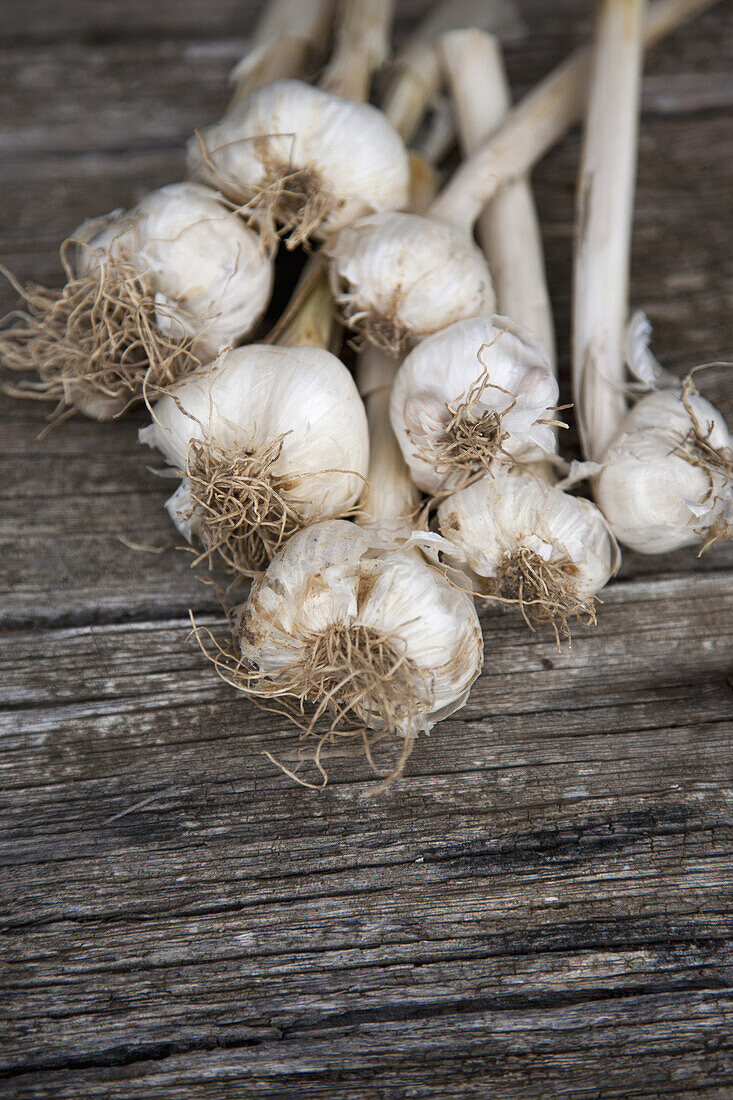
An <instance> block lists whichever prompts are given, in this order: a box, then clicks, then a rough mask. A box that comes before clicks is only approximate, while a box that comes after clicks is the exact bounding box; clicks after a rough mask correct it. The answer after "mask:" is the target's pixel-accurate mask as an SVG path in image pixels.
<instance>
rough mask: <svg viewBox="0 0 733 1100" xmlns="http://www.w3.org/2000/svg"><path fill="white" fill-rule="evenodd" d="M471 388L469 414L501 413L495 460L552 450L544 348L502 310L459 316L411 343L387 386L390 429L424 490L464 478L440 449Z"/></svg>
mask: <svg viewBox="0 0 733 1100" xmlns="http://www.w3.org/2000/svg"><path fill="white" fill-rule="evenodd" d="M484 382H485V383H486V384H485V385H484ZM481 387H483V388H481ZM472 388H473V390H474V393H475V392H476V391H477V390H479V389H480V390H481V392H480V393H479V395H478V397H477V399H476V400H475V401H473V402H472V403H471V407H470V413H471V415H472V416H473V417H480V416H481V415H482V414H484V413H489V414H494V413H495V414H497V415H498V416H499V417H500V427H501V432H502V435H504V436H505V438H503V439H502V442H501V450H500V451H498V452H497V453H496V455H495V459H494V461H495V462H497V463H501V462H509V461H512V460H515V459H520V458H522V457H523V453H525V452H527V453H529V452H530V449H531V448H532V445H534V446H535V447H539V448H540V449H541V450H542V451H543V452H545V453H547V454H552V453H553V452H554V449H555V437H554V434H553V431H552V428H551V426H550V425H549V424H546V423H542V421H545V420H552V418H553V411H552V410H553V408H554V407H555V406H556V404H557V399H558V385H557V381H556V379H555V377H554V376H553V374H552V371H551V370H550V368H549V365H548V362H547V356H546V352H545V351H544V349H543V348H542V347H541V345H540V344H538V343H537V341H536V340H535V339H534V337H533V336H532V335H531V334H530V333H529V332H527V330H526V329H523V328H522V327H521V326H519V325H514V324H512V322H511V321H509V320H507V319H506V318H504V317H498V316H495V317H493V318H491V319H484V318H473V319H471V320H468V321H459V322H457V323H456V324H454V325H450V326H449V327H448V328H446V329H444V330H443V331H442V332H439V333H437V334H436V335H435V336H430V337H428V339H426V340H423V342H422V343H420V344H418V345H417V347H416V348H414V350H413V351H412V352H410V354H409V355H408V356H407V358H406V359H405V361H404V362H403V364H402V366H401V367H400V369H399V371H398V372H397V377H396V378H395V382H394V386H393V387H392V399H391V403H390V419H391V421H392V428H393V430H394V433H395V436H396V437H397V442H398V443H399V445H400V448H401V449H402V453H403V455H404V457H405V461H406V462H407V464H408V466H409V467H410V470H411V472H412V476H413V479H414V481H415V483H416V484H417V485H418V486H419V487H420V488H421V489H423V490H424V491H425V492H428V493H437V492H440V491H448V490H451V489H454V488H457V487H459V486H460V485H461V484H465V481H466V472H467V471H466V470H465V469H463V470H461V469H457V468H456V469H452V468H447V467H445V466H444V465H443V464H442V461H443V460H442V457H441V448H442V447H443V446H444V443H445V432H446V427H447V425H448V424H449V422H450V420H451V416H452V414H453V413H454V412H455V411H456V409H458V408H460V406H461V405H462V404H463V403H464V402H466V400H467V397H469V395H470V394H471V391H472Z"/></svg>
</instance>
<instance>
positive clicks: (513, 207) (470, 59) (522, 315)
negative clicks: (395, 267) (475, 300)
mask: <svg viewBox="0 0 733 1100" xmlns="http://www.w3.org/2000/svg"><path fill="white" fill-rule="evenodd" d="M441 48H442V53H443V61H444V63H445V67H446V70H447V74H448V80H449V82H450V85H451V91H452V94H453V102H454V107H455V111H456V116H457V120H458V133H459V140H460V143H461V147H462V150H463V153H464V155H465V156H470V155H471V154H472V153H474V152H475V151H476V149H478V148H480V146H481V145H482V143H483V142H484V141H486V139H487V137H488V136H489V134H491V132H492V131H493V130H495V128H496V127H497V126H498V125H499V123H500V122H501V121H502V119H503V118H504V117H505V116H506V114H507V111H508V110H509V108H510V105H511V100H510V93H509V84H508V81H507V77H506V72H505V70H504V63H503V60H502V55H501V47H500V45H499V43H498V41H497V39H496V38H493V37H491V36H490V35H487V34H484V33H483V32H481V31H478V30H457V31H451V32H450V33H449V34H446V35H444V36H443V39H442V41H441ZM478 235H479V240H480V241H481V245H482V247H483V250H484V252H485V253H486V258H487V260H488V261H489V269H490V270H491V275H492V278H493V280H494V289H495V290H496V311H497V313H500V314H502V316H504V317H510V318H511V319H512V321H516V322H517V323H518V324H520V325H524V326H525V328H528V329H529V330H530V332H532V333H533V334H534V335H535V336H536V337H537V338H538V339H539V341H540V343H541V344H542V345H543V347H544V348H545V349H546V350H547V355H548V361H549V362H550V364H551V366H552V367H553V370H554V369H555V346H554V345H555V339H554V327H553V323H552V309H551V307H550V296H549V293H548V290H547V280H546V278H545V263H544V257H543V253H542V235H541V233H540V226H539V220H538V217H537V210H536V207H535V204H534V199H533V197H532V189H531V187H530V184H529V181H528V180H527V179H520V180H517V182H516V183H513V184H510V185H509V186H507V187H505V188H503V190H502V191H500V192H499V194H498V195H497V196H496V198H495V199H493V200H492V202H491V203H490V205H489V206H488V207H487V209H486V210H485V211H484V213H483V214H482V216H481V218H480V219H479V224H478Z"/></svg>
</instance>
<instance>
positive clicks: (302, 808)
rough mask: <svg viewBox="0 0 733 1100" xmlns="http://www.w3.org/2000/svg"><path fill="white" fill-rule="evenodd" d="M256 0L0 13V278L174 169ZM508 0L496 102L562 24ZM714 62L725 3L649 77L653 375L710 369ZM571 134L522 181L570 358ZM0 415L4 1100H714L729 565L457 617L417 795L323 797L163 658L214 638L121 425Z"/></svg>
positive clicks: (189, 665) (725, 994) (69, 2)
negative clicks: (470, 657)
mask: <svg viewBox="0 0 733 1100" xmlns="http://www.w3.org/2000/svg"><path fill="white" fill-rule="evenodd" d="M256 6H257V5H256V4H254V3H246V2H244V0H208V2H207V3H206V4H202V3H200V2H199V0H197V2H196V3H194V2H193V0H157V2H156V3H155V4H151V3H149V2H148V0H144V2H143V0H124V2H123V0H64V3H63V4H61V3H59V2H58V0H33V3H32V4H30V5H29V4H28V3H27V2H25V0H24V2H22V3H21V2H20V0H4V2H3V4H2V9H1V11H2V18H1V19H0V50H1V52H0V66H1V68H0V120H1V121H0V145H1V147H2V161H1V163H0V175H1V193H2V203H1V204H0V219H1V221H0V256H1V257H2V259H3V261H4V262H5V263H6V264H7V265H8V266H9V267H11V268H13V269H14V270H15V271H16V272H17V273H18V274H19V275H20V276H21V277H32V278H35V279H37V280H39V281H51V282H53V281H54V280H55V279H56V278H57V276H58V259H57V254H56V251H55V249H56V247H57V245H58V243H59V241H60V240H61V238H62V237H63V236H64V235H65V234H66V233H68V232H70V231H71V230H73V229H74V227H75V226H76V225H77V224H78V222H79V221H80V220H81V219H82V218H83V217H85V216H87V215H90V214H97V213H102V212H104V211H105V210H107V209H109V208H111V207H114V206H117V205H129V204H130V203H131V202H132V201H133V200H134V199H135V198H136V197H138V196H139V195H140V194H142V193H143V192H144V191H146V190H148V189H149V188H151V187H154V186H157V185H159V184H162V183H164V182H167V181H169V180H171V179H175V178H176V177H177V176H178V175H180V172H181V170H182V154H181V147H182V144H183V141H184V139H185V138H186V137H187V136H188V135H189V134H190V133H191V131H192V130H193V129H194V128H195V127H196V126H199V125H202V124H205V123H207V122H210V121H212V120H214V119H215V118H216V117H217V114H218V113H219V112H220V110H221V108H222V107H223V105H224V103H225V99H226V89H225V78H226V75H227V72H228V70H229V68H230V66H231V64H232V63H233V62H234V61H235V60H236V59H237V57H238V56H239V54H240V52H241V50H242V46H243V41H244V36H245V33H246V30H247V27H248V25H249V21H250V17H251V12H252V10H253V9H254V8H256ZM423 6H424V5H423V3H422V2H418V0H412V2H411V3H409V4H403V5H401V7H400V18H399V28H400V30H401V31H404V29H405V28H406V27H407V26H409V24H410V22H411V19H412V18H413V17H414V15H415V13H417V12H419V11H420V10H422V8H423ZM520 8H521V10H522V14H523V18H524V32H523V33H518V34H515V35H514V36H513V39H512V42H511V43H510V45H509V47H508V62H509V69H510V74H511V77H512V80H513V83H514V88H515V92H516V94H517V95H520V94H521V93H522V92H524V91H525V90H526V89H527V88H528V87H530V86H531V85H532V84H533V83H534V82H535V81H536V80H537V79H539V78H540V77H541V76H542V75H543V74H544V73H545V72H546V71H547V70H548V69H549V68H550V67H551V66H552V65H553V64H555V63H556V62H557V61H559V60H560V59H561V58H562V57H563V56H564V55H565V53H566V52H567V51H568V50H569V49H570V48H571V47H572V46H573V45H575V44H576V43H577V42H579V41H580V40H582V38H583V37H584V36H585V35H586V34H587V32H588V29H589V26H590V16H591V5H590V3H589V2H580V0H558V2H555V3H553V4H547V3H546V0H522V2H521V3H520ZM732 56H733V8H732V7H731V6H730V4H728V3H726V4H720V5H718V7H717V8H716V9H715V10H713V11H712V12H710V13H708V14H707V15H705V16H704V17H703V18H701V19H700V20H699V21H698V22H697V23H696V24H695V25H693V26H692V27H691V28H690V29H689V30H687V31H683V32H681V33H677V34H676V35H675V36H674V37H673V38H672V39H670V40H669V41H668V42H667V43H666V44H664V45H663V46H662V47H660V48H659V49H657V51H656V52H655V53H654V55H653V57H652V58H651V59H650V62H649V66H648V69H647V74H646V76H645V81H644V115H643V122H642V128H641V163H640V175H639V192H638V203H637V211H636V221H635V240H634V260H633V278H632V298H633V303H634V304H635V305H642V304H643V305H644V306H646V308H647V309H648V311H649V313H650V315H651V317H652V320H653V321H654V322H655V326H656V334H655V336H656V338H655V348H656V350H657V353H658V354H659V355H660V357H661V358H662V360H663V361H664V362H665V363H666V364H667V365H670V366H672V367H673V368H674V369H676V370H679V371H680V372H681V371H684V370H685V369H686V368H688V367H690V366H692V365H693V364H695V363H697V362H701V361H706V360H710V359H717V358H720V357H721V356H722V357H727V358H733V334H732V333H731V321H730V319H731V304H732V299H733V272H732V270H731V261H730V257H731V252H732V251H733V250H732V249H731V214H732V210H731V192H732V190H733V189H732V188H731V177H730V169H731V165H732V164H733V126H732V125H731V108H732V107H733V75H732V74H731V57H732ZM577 146H578V139H577V134H576V135H573V136H571V137H569V138H568V139H567V140H566V141H565V142H563V144H562V145H561V147H559V148H558V149H557V150H555V151H554V152H553V153H552V155H551V156H550V157H548V158H547V160H546V161H544V162H543V164H542V165H541V166H540V167H539V168H538V170H537V172H536V173H535V181H536V189H537V195H538V201H539V205H540V212H541V215H542V220H543V227H544V234H545V243H546V249H547V262H548V268H549V272H550V279H551V289H552V294H553V301H554V304H555V307H556V315H557V327H558V335H559V339H560V341H561V344H560V351H561V360H562V364H563V371H564V372H565V371H566V364H567V358H568V355H567V351H568V348H567V338H568V302H569V294H568V289H569V277H570V255H571V240H572V215H573V189H574V175H575V171H576V157H577ZM0 298H1V301H0V306H2V308H3V309H5V308H9V307H10V306H11V305H12V304H13V295H12V293H11V292H9V291H8V290H7V288H3V290H2V294H1V295H0ZM563 383H564V388H565V393H566V394H567V392H568V387H567V377H566V374H565V373H564V374H563ZM709 392H710V393H711V394H712V396H713V399H716V400H719V401H721V402H722V403H727V408H728V410H729V411H730V410H731V405H732V404H733V403H732V402H731V399H730V398H731V386H730V383H729V382H727V381H726V377H725V373H724V372H723V371H718V372H717V373H715V374H713V375H712V376H711V389H710V391H709ZM1 416H2V421H1V427H0V450H1V451H2V462H3V470H4V474H5V476H4V477H3V478H2V482H1V483H0V500H1V503H0V544H1V548H2V559H1V560H2V570H1V571H0V572H1V573H2V577H1V578H0V584H1V585H2V595H1V596H0V684H1V685H2V688H1V689H0V690H1V691H2V695H3V702H4V709H3V711H2V714H0V722H1V723H2V725H1V729H2V737H3V740H2V749H3V751H2V755H1V757H0V764H1V765H2V780H1V783H2V799H1V805H0V815H1V823H2V829H1V831H0V847H1V848H2V854H1V856H0V858H1V859H2V880H3V902H2V923H3V928H4V936H3V962H4V966H3V988H4V996H3V998H2V1000H0V1013H1V1014H2V1018H3V1021H4V1022H3V1024H2V1025H0V1034H1V1035H2V1036H3V1038H2V1054H1V1056H0V1061H1V1069H0V1095H1V1096H3V1097H5V1096H7V1097H18V1098H20V1097H38V1098H40V1097H44V1098H46V1097H47V1098H53V1100H57V1098H59V1097H70V1098H71V1097H73V1098H79V1097H112V1096H113V1097H156V1098H163V1100H168V1098H173V1097H187V1098H191V1100H198V1098H204V1097H205V1098H207V1100H219V1098H221V1097H243V1096H247V1097H248V1096H257V1097H272V1098H275V1097H277V1098H285V1097H293V1098H296V1097H306V1098H311V1097H312V1098H316V1097H318V1098H324V1100H325V1098H332V1097H341V1096H348V1097H350V1098H355V1100H356V1098H359V1100H367V1098H369V1100H375V1098H384V1097H387V1098H390V1100H391V1098H403V1097H404V1098H407V1097H411V1098H412V1097H432V1098H441V1100H442V1098H450V1097H459V1096H460V1097H463V1096H471V1097H479V1098H483V1097H490V1098H494V1097H518V1098H524V1097H554V1096H560V1095H562V1096H568V1097H573V1098H596V1097H632V1096H633V1097H635V1096H678V1097H680V1096H695V1097H700V1096H705V1097H719V1098H723V1097H726V1098H727V1097H730V1096H731V1095H733V927H732V916H733V804H732V803H733V774H732V773H733V753H732V750H733V723H732V722H731V717H732V712H733V707H732V705H731V704H732V701H733V690H732V680H731V672H730V669H731V664H732V662H731V654H732V653H733V645H732V644H731V642H732V636H733V551H732V549H731V547H730V546H727V547H715V548H714V549H712V550H711V551H710V552H709V553H708V554H707V555H706V556H705V557H704V558H703V559H702V561H698V560H697V559H696V557H695V554H694V552H692V551H687V552H684V553H679V554H673V555H669V556H667V557H665V558H662V559H650V560H643V559H641V558H638V557H634V556H633V555H627V557H626V559H625V562H624V566H623V571H622V575H621V578H620V580H619V582H618V583H617V584H615V585H614V586H613V587H612V588H610V589H609V590H608V592H607V594H606V595H605V602H604V605H603V607H602V608H601V612H600V615H599V624H598V627H597V628H596V629H583V628H579V629H578V630H577V631H576V632H575V637H574V642H573V646H572V649H570V650H568V649H563V651H562V652H561V653H558V652H557V651H556V649H555V647H554V644H553V640H552V638H551V636H550V635H549V633H548V632H539V633H537V634H534V635H532V634H529V633H528V632H527V631H526V628H525V627H524V625H523V624H522V622H521V620H518V619H517V618H515V617H512V616H509V615H485V616H484V619H483V622H484V626H485V635H486V672H485V675H484V676H483V678H482V679H481V681H480V682H479V684H478V685H477V687H476V689H475V691H474V693H473V695H472V697H471V700H470V702H469V704H468V706H467V707H466V708H465V709H464V710H463V711H461V712H460V713H459V714H457V715H456V716H455V717H454V718H453V719H450V720H448V721H446V722H444V723H443V724H442V725H440V726H439V727H438V728H437V729H436V730H435V732H434V734H433V735H432V736H431V737H430V738H429V739H423V740H422V741H421V742H420V743H419V745H418V748H417V750H416V752H415V753H414V755H413V757H412V760H411V762H410V766H409V777H408V778H407V779H406V780H405V781H404V782H400V783H399V784H396V785H395V786H394V787H392V788H391V789H390V790H388V791H387V792H386V793H385V794H383V795H382V796H381V797H380V798H379V799H377V800H372V801H369V800H366V799H364V798H363V795H364V793H365V792H366V791H367V790H368V788H369V786H370V783H371V779H370V775H369V773H368V771H367V769H366V767H365V766H363V765H361V764H359V763H353V762H348V761H346V762H340V763H338V764H336V765H334V770H333V776H332V779H333V782H332V785H331V786H330V787H329V788H328V789H327V790H326V791H324V792H323V793H320V794H318V793H314V792H311V791H305V790H302V789H300V788H295V787H293V786H292V785H291V783H290V782H289V781H288V780H287V779H286V778H285V777H284V776H282V775H281V774H279V773H278V772H277V771H275V770H274V769H273V768H272V766H271V765H270V763H269V762H268V761H267V760H266V759H265V758H264V757H263V756H262V755H261V754H260V751H259V750H260V749H261V748H262V747H263V746H267V747H270V748H273V749H274V751H276V752H278V751H286V750H287V748H288V746H289V745H290V744H291V743H292V738H293V735H292V733H291V731H290V730H289V729H288V728H287V727H286V726H285V725H284V724H282V723H281V722H280V721H278V720H277V719H275V718H268V719H265V718H263V716H262V715H261V714H259V713H257V712H256V711H254V710H253V709H252V708H250V707H249V706H247V705H246V704H243V703H242V702H241V701H240V700H238V699H237V697H236V696H235V695H234V694H233V693H232V692H231V691H230V690H229V689H227V688H226V687H225V686H224V685H222V684H221V683H219V682H218V681H217V680H216V679H215V677H214V676H213V674H212V672H211V669H210V667H209V666H208V665H207V664H206V662H205V661H204V659H203V658H202V656H201V655H200V654H199V652H198V651H197V649H196V647H195V646H194V645H192V643H191V642H190V640H189V638H188V634H189V629H188V620H187V610H188V608H189V607H192V608H194V609H195V610H196V612H197V615H198V616H199V617H200V619H201V621H202V622H210V623H212V624H215V623H216V622H218V619H217V616H216V604H215V601H214V600H213V598H212V597H211V595H210V593H209V592H208V591H207V590H206V589H204V588H203V587H201V586H200V585H199V584H198V583H197V582H196V581H195V579H194V577H193V576H192V574H191V572H190V570H189V566H188V559H187V557H186V555H184V554H182V553H180V552H177V551H175V550H170V551H168V552H166V553H163V554H160V555H153V554H143V553H139V552H134V551H132V550H129V549H127V548H126V547H125V546H124V545H123V544H122V543H121V542H120V538H126V539H128V540H129V539H132V540H136V541H138V542H141V543H148V544H150V543H152V544H156V545H161V546H162V545H164V544H165V543H166V542H167V541H168V540H169V538H170V530H169V527H168V524H167V518H166V516H165V514H164V513H163V511H162V504H163V500H164V498H165V496H166V490H167V489H168V485H167V484H166V483H163V482H161V481H160V480H159V479H157V478H155V477H153V476H152V475H151V474H150V473H149V472H148V469H147V466H148V465H149V464H150V462H151V458H152V456H151V452H148V451H143V450H142V449H141V448H139V447H138V445H137V443H136V428H137V426H138V424H139V423H141V422H142V418H141V417H139V416H138V417H134V416H133V417H132V418H130V419H129V420H127V421H125V422H120V423H115V424H111V425H105V426H100V425H97V424H91V423H89V422H87V421H84V420H81V419H79V420H78V421H76V422H71V423H68V424H66V425H65V426H63V427H62V428H61V429H59V430H57V431H55V432H54V433H52V434H51V435H50V436H49V437H48V438H47V439H45V440H44V441H43V442H38V441H37V439H36V435H37V433H38V431H39V430H40V428H41V427H42V426H43V420H42V416H43V410H41V409H39V408H37V407H35V406H33V405H29V404H21V403H19V402H14V401H10V400H8V399H3V404H2V414H1ZM569 435H570V433H569ZM572 442H573V437H572V435H571V437H570V439H569V444H570V445H571V446H572Z"/></svg>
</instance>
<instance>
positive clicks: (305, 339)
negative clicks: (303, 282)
mask: <svg viewBox="0 0 733 1100" xmlns="http://www.w3.org/2000/svg"><path fill="white" fill-rule="evenodd" d="M304 276H305V278H306V279H307V281H308V289H307V293H306V295H305V298H304V299H303V300H302V301H300V304H299V305H298V307H297V310H296V312H295V314H294V316H293V317H292V318H291V319H290V320H289V321H288V323H287V324H286V326H285V328H284V329H283V331H282V332H281V333H280V335H279V337H278V339H277V343H278V344H280V345H281V346H282V347H289V348H302V347H313V348H325V349H328V348H329V347H330V345H331V339H332V337H333V332H334V327H335V318H334V305H333V297H332V295H331V291H330V289H329V286H328V276H327V275H326V272H325V271H323V270H322V269H321V268H320V265H319V266H318V268H317V269H315V268H310V270H309V269H308V268H307V267H306V270H305V271H304ZM296 295H298V288H297V287H296V290H295V295H294V297H295V296H296Z"/></svg>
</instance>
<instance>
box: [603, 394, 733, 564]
mask: <svg viewBox="0 0 733 1100" xmlns="http://www.w3.org/2000/svg"><path fill="white" fill-rule="evenodd" d="M593 491H594V496H595V498H596V501H597V502H598V505H599V507H600V508H601V509H602V511H603V514H604V515H605V517H606V519H607V520H608V522H609V523H610V525H611V527H612V528H613V530H614V532H615V534H616V536H617V538H618V539H619V541H620V542H622V543H623V544H624V545H625V546H628V547H630V548H631V549H632V550H637V551H639V552H640V553H642V554H663V553H666V552H668V551H670V550H677V549H679V548H681V547H683V546H692V545H694V544H695V543H697V542H700V540H704V541H706V542H710V541H712V540H714V539H715V538H716V537H719V536H721V535H728V534H730V532H731V530H733V439H732V438H731V435H730V432H729V431H728V428H727V426H726V424H725V421H724V420H723V417H722V416H721V414H720V413H719V412H718V410H717V409H716V408H715V407H714V406H713V405H711V404H710V402H709V401H706V400H705V399H704V398H702V397H700V396H699V394H697V393H696V392H695V391H694V390H693V389H692V388H691V385H690V384H689V383H688V384H687V385H686V386H685V387H684V388H683V390H682V391H681V392H680V391H679V390H676V391H673V390H659V391H654V392H652V393H650V394H648V395H647V396H645V397H642V398H641V400H639V401H638V402H637V404H636V405H635V406H634V407H633V408H632V409H631V411H630V412H629V413H628V415H627V417H626V420H625V421H624V423H623V426H622V429H621V432H620V433H619V434H618V435H617V437H616V438H615V439H614V440H613V441H612V442H611V444H610V446H609V447H608V449H607V450H606V452H605V454H604V455H603V458H602V461H601V463H600V471H599V472H598V474H597V476H596V477H595V478H594V481H593Z"/></svg>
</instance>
